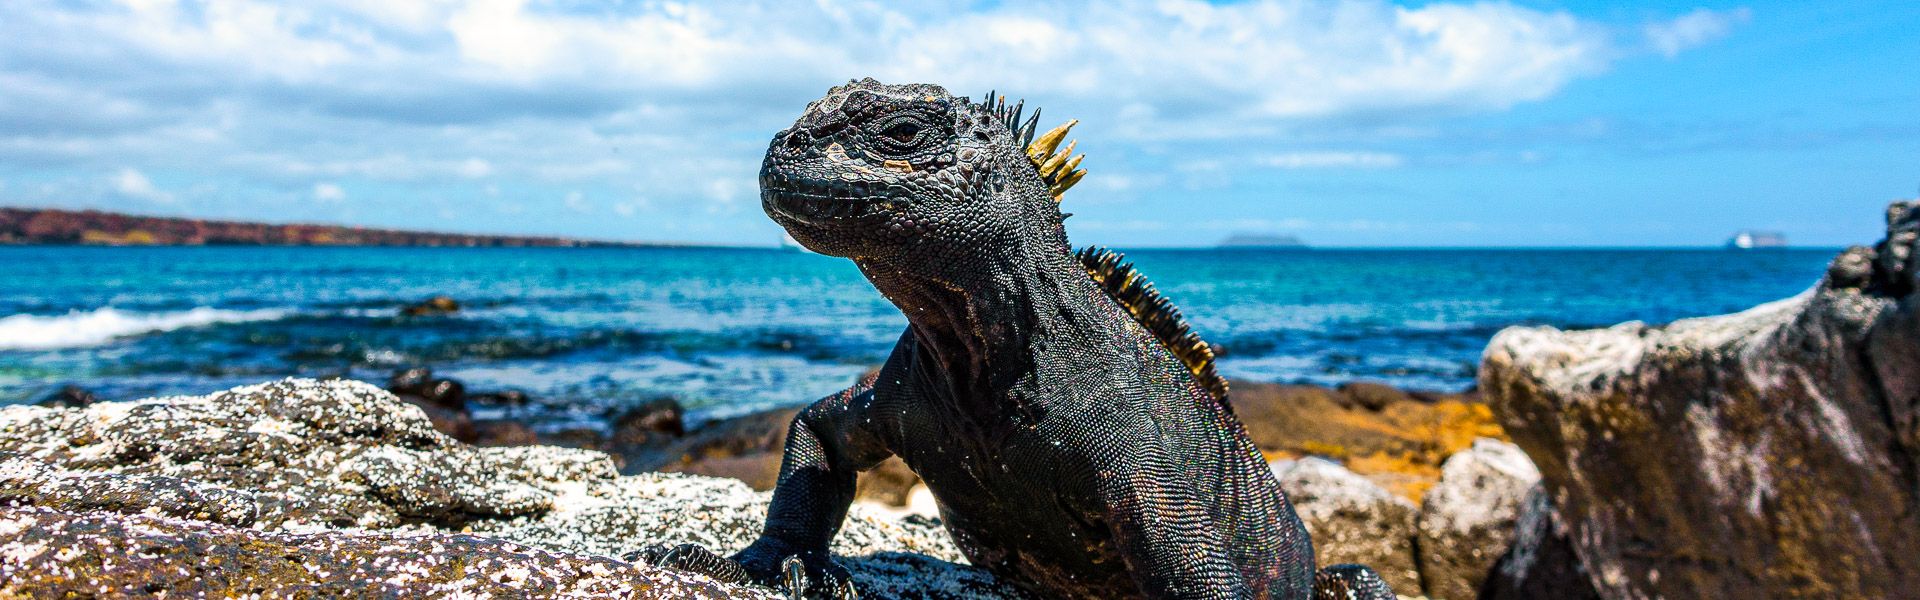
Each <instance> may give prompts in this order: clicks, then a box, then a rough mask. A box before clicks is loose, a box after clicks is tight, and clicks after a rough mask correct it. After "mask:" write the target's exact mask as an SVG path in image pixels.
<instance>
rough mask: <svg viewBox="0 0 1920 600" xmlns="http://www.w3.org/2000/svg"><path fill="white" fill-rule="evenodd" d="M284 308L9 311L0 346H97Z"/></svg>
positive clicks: (258, 317)
mask: <svg viewBox="0 0 1920 600" xmlns="http://www.w3.org/2000/svg"><path fill="white" fill-rule="evenodd" d="M288 312H289V311H287V310H285V309H276V308H268V309H259V310H222V309H217V308H209V307H205V306H202V307H198V308H194V309H192V310H184V311H175V312H156V313H140V312H127V311H122V310H118V309H115V308H111V307H108V308H98V309H94V310H90V311H80V310H74V311H70V312H68V313H67V314H64V315H13V316H9V317H0V350H48V349H54V348H78V347H85V346H98V345H101V344H105V343H107V342H109V341H112V340H113V339H114V338H119V337H125V336H129V335H137V334H142V333H153V332H158V331H172V330H175V329H180V328H183V327H198V326H202V325H212V324H215V323H245V322H249V321H271V320H274V319H278V318H281V317H284V316H286V315H287V314H288Z"/></svg>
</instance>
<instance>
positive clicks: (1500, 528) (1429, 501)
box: [1418, 438, 1540, 600]
mask: <svg viewBox="0 0 1920 600" xmlns="http://www.w3.org/2000/svg"><path fill="white" fill-rule="evenodd" d="M1539 482H1540V470H1539V469H1537V468H1534V466H1533V461H1530V460H1527V455H1526V454H1525V453H1524V452H1521V451H1520V447H1518V446H1515V445H1513V444H1509V443H1506V442H1502V441H1499V440H1492V439H1486V438H1481V439H1478V440H1474V442H1473V447H1472V448H1469V449H1467V450H1463V451H1461V452H1459V453H1456V454H1454V455H1453V456H1452V457H1450V458H1448V459H1447V462H1446V464H1445V465H1443V466H1442V467H1441V474H1440V483H1439V484H1437V485H1435V486H1434V487H1433V489H1431V490H1428V491H1427V496H1426V498H1425V499H1424V500H1423V501H1422V502H1421V504H1420V519H1419V535H1420V538H1419V544H1418V547H1419V549H1420V576H1421V578H1422V579H1423V580H1424V581H1426V584H1427V588H1426V592H1427V596H1429V597H1432V598H1439V599H1447V600H1453V599H1460V600H1466V599H1471V598H1473V597H1475V595H1476V594H1477V593H1478V591H1479V589H1480V584H1481V582H1482V581H1484V580H1485V579H1486V577H1487V571H1488V569H1489V568H1490V567H1492V566H1493V563H1494V561H1496V560H1498V559H1499V558H1500V556H1501V555H1502V554H1505V553H1506V551H1507V548H1508V547H1509V546H1511V545H1512V543H1513V536H1514V525H1515V523H1516V522H1517V521H1518V520H1519V518H1520V510H1521V507H1522V505H1523V503H1524V502H1525V501H1526V497H1527V492H1528V490H1531V489H1533V487H1534V486H1535V485H1537V484H1538V483H1539Z"/></svg>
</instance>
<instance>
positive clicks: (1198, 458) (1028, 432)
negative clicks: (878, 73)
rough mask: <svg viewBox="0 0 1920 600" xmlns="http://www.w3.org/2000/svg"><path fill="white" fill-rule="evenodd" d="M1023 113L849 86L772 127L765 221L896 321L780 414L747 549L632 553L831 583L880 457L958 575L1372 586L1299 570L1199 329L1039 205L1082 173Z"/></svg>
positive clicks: (819, 587) (1089, 588)
mask: <svg viewBox="0 0 1920 600" xmlns="http://www.w3.org/2000/svg"><path fill="white" fill-rule="evenodd" d="M1019 113H1020V110H1019V109H1018V108H1017V107H1016V108H1013V109H1008V108H1007V107H1006V106H1005V105H1004V102H992V101H989V102H986V103H977V104H976V103H972V102H970V101H969V100H968V99H967V98H956V97H953V96H951V95H949V94H948V93H947V92H946V90H944V89H942V88H940V87H938V86H932V85H883V84H880V83H879V82H876V81H873V80H871V79H869V80H865V81H859V82H853V83H850V84H848V85H845V86H840V87H836V88H834V89H832V90H830V91H829V92H828V94H827V96H826V97H825V98H822V99H820V100H818V101H816V102H814V103H813V104H811V105H809V106H808V107H807V110H806V113H805V114H804V115H802V116H801V117H800V119H799V121H798V122H796V123H794V125H793V127H792V128H789V129H787V130H786V131H782V132H780V133H779V134H778V135H776V136H774V139H773V143H772V146H771V147H770V148H768V150H767V157H766V161H765V162H764V163H763V164H762V166H761V171H760V187H761V199H762V202H763V204H764V207H765V209H766V211H767V214H768V215H769V216H771V217H772V218H773V220H774V221H777V222H779V223H780V224H781V225H782V226H784V227H786V229H787V231H788V232H790V233H791V234H792V235H793V237H794V239H796V240H798V241H799V242H800V243H801V244H803V245H805V246H806V247H807V248H809V249H812V250H813V251H815V252H819V253H822V254H830V255H835V256H843V257H847V258H851V259H853V261H854V263H855V264H857V265H859V267H860V270H861V271H862V272H863V273H865V274H866V276H867V278H868V279H870V280H871V281H872V282H873V285H874V286H875V287H877V288H879V290H880V292H881V293H882V294H884V295H885V296H886V297H887V298H888V299H889V300H891V301H892V302H893V303H894V304H895V305H896V306H898V307H899V308H900V310H901V312H903V313H905V314H906V316H907V320H908V322H909V323H910V325H909V327H908V328H907V330H906V332H905V333H903V334H901V336H900V341H899V343H898V344H897V345H896V346H895V347H894V350H893V354H892V356H891V357H890V358H888V359H887V362H886V364H885V366H883V367H882V368H881V370H880V371H879V375H878V376H877V377H873V378H869V379H867V380H865V381H862V382H861V383H860V384H858V385H856V386H854V387H853V388H850V389H848V390H846V391H844V392H841V393H839V394H836V395H834V396H832V397H829V398H826V399H824V400H821V401H819V402H817V403H815V404H813V405H812V406H810V407H808V408H807V409H806V410H804V411H802V412H801V413H800V415H799V416H798V417H796V418H795V420H794V422H793V427H792V430H791V433H790V434H789V437H788V439H787V446H786V455H785V460H784V463H783V464H782V465H781V468H780V479H779V486H778V487H777V488H776V489H775V491H774V495H773V504H772V506H771V508H770V509H769V512H768V515H767V523H766V531H765V533H764V534H763V535H762V536H761V537H760V539H759V540H758V541H756V542H755V543H754V544H753V545H752V546H750V547H748V548H747V549H745V550H743V551H741V552H740V553H738V554H736V555H734V556H733V560H732V561H728V560H725V559H720V558H718V557H715V556H712V555H710V554H706V553H704V551H702V550H700V549H698V548H688V547H683V548H678V549H675V550H673V551H670V552H664V554H666V555H670V556H662V554H663V553H662V552H656V553H655V555H654V556H653V558H654V559H655V560H657V561H661V562H667V563H670V564H677V565H679V566H685V567H690V568H695V569H699V570H703V571H706V572H709V573H713V574H716V575H718V576H721V577H723V578H728V579H740V578H749V577H750V578H752V579H754V580H756V581H759V582H761V583H767V584H777V583H779V582H781V581H787V582H789V583H788V585H789V586H790V587H791V586H795V585H796V584H793V583H791V582H793V581H798V580H799V579H800V575H802V571H804V575H805V578H806V579H809V580H811V581H813V582H814V584H813V585H812V586H811V588H810V589H811V590H813V593H816V594H822V593H824V594H827V595H844V594H845V593H846V592H847V589H848V586H847V584H846V583H845V582H846V578H845V573H844V571H842V570H841V569H840V568H839V567H837V566H836V565H834V564H833V563H832V561H831V560H830V559H829V558H828V553H827V547H828V542H829V541H830V540H831V539H832V538H833V536H834V534H835V533H836V531H837V530H838V529H839V527H840V523H841V522H842V521H843V520H844V519H845V517H846V513H847V507H848V505H849V504H850V503H851V502H852V501H853V492H854V474H855V473H857V472H859V471H862V470H865V469H868V468H871V467H873V466H874V465H876V464H878V463H879V462H880V461H881V460H883V459H885V458H887V457H888V456H890V455H897V456H899V457H900V458H901V459H903V460H904V461H905V462H906V464H907V465H908V466H909V467H912V468H913V470H914V472H915V473H918V474H919V475H920V477H921V478H922V479H924V480H925V481H926V483H927V487H928V488H929V489H931V490H932V491H933V495H934V497H935V498H936V499H937V500H938V501H939V507H940V515H941V518H942V520H943V521H944V522H945V525H946V528H947V530H948V531H949V532H951V533H952V535H953V538H954V541H955V542H956V543H957V544H958V545H959V547H960V548H961V549H962V550H963V551H965V552H966V554H967V557H968V558H969V559H970V560H971V561H972V562H973V563H974V564H975V565H978V566H981V567H984V568H986V569H988V570H989V571H991V572H993V573H994V574H996V575H997V576H999V577H1001V578H1003V579H1005V580H1007V581H1011V582H1013V583H1015V584H1017V585H1019V586H1021V587H1023V588H1025V589H1028V590H1030V591H1032V592H1035V593H1037V594H1039V595H1042V596H1046V597H1060V598H1138V597H1146V598H1307V597H1310V596H1311V595H1313V594H1314V593H1315V591H1316V590H1317V591H1318V592H1320V593H1321V594H1322V595H1324V596H1326V597H1343V598H1345V597H1353V598H1370V597H1385V598H1392V595H1391V593H1390V592H1387V590H1386V587H1385V585H1384V584H1381V583H1380V582H1379V577H1378V575H1376V574H1374V573H1373V572H1372V571H1369V570H1366V569H1365V568H1364V567H1352V566H1346V567H1340V568H1335V569H1328V570H1325V571H1321V572H1320V573H1319V579H1321V580H1322V581H1321V582H1320V583H1318V584H1316V581H1315V579H1316V573H1315V570H1314V559H1313V545H1312V543H1311V542H1310V541H1309V540H1308V539H1307V534H1306V530H1305V529H1304V528H1303V527H1302V525H1301V523H1300V519H1299V518H1298V517H1296V516H1295V515H1294V511H1293V507H1292V505H1291V504H1289V503H1288V502H1287V498H1286V495H1285V494H1283V493H1281V491H1280V489H1279V487H1278V485H1277V484H1276V483H1275V481H1274V478H1273V476H1272V475H1271V473H1270V472H1269V471H1268V467H1267V464H1266V462H1265V461H1264V460H1263V459H1262V458H1261V456H1260V452H1259V451H1258V450H1256V449H1255V448H1254V446H1253V443H1252V442H1251V441H1250V440H1249V439H1248V438H1247V434H1246V431H1245V429H1244V428H1243V427H1242V426H1241V424H1240V422H1239V421H1238V420H1237V419H1235V418H1234V416H1233V414H1232V412H1231V411H1230V410H1229V408H1228V405H1227V404H1226V401H1225V393H1226V386H1225V382H1224V381H1221V380H1220V379H1219V378H1218V377H1217V376H1216V375H1214V374H1213V371H1212V366H1211V353H1210V352H1208V351H1207V348H1206V345H1205V343H1204V342H1200V341H1199V339H1198V338H1197V337H1194V336H1192V335H1191V334H1190V333H1186V331H1185V325H1184V324H1183V323H1182V322H1181V321H1180V318H1179V315H1178V313H1177V312H1175V311H1173V310H1172V307H1171V305H1170V304H1167V303H1166V301H1165V300H1163V299H1161V298H1160V297H1159V296H1158V294H1157V293H1155V292H1154V291H1153V289H1152V287H1151V286H1150V285H1147V284H1146V283H1145V281H1144V279H1141V278H1140V277H1139V276H1138V274H1136V273H1134V272H1132V271H1131V269H1129V268H1127V267H1125V266H1124V265H1121V264H1120V263H1119V260H1118V257H1117V255H1112V254H1111V253H1109V252H1105V251H1099V250H1092V251H1083V252H1082V253H1080V254H1079V255H1076V254H1075V253H1074V252H1073V250H1072V249H1071V248H1070V247H1069V246H1068V244H1067V238H1066V233H1065V229H1064V228H1063V226H1062V223H1063V220H1064V219H1065V215H1063V214H1062V213H1061V212H1060V210H1059V208H1058V205H1057V200H1058V195H1059V194H1060V193H1061V192H1064V191H1065V189H1066V187H1068V186H1071V185H1072V184H1073V182H1076V181H1078V180H1079V178H1080V176H1081V174H1082V173H1083V172H1081V171H1076V170H1074V169H1073V167H1074V166H1076V165H1077V164H1078V159H1077V158H1076V159H1072V160H1068V159H1067V155H1069V154H1071V150H1072V147H1071V145H1069V147H1068V148H1067V150H1066V151H1064V152H1056V148H1057V146H1058V144H1059V142H1060V138H1061V137H1062V136H1063V135H1064V134H1065V128H1064V127H1063V128H1061V129H1056V130H1055V131H1053V132H1050V133H1048V134H1047V135H1044V136H1041V137H1040V139H1039V140H1037V141H1035V140H1034V133H1035V128H1034V125H1035V124H1036V123H1037V120H1028V121H1026V122H1025V123H1022V122H1021V121H1020V118H1019ZM1034 116H1035V118H1036V119H1037V117H1038V114H1037V111H1036V114H1035V115H1034ZM1069 125H1070V124H1069ZM736 562H737V565H736V564H735V563H736ZM802 567H804V568H802ZM798 585H800V586H802V587H804V584H798ZM1383 594H1384V596H1382V595H1383Z"/></svg>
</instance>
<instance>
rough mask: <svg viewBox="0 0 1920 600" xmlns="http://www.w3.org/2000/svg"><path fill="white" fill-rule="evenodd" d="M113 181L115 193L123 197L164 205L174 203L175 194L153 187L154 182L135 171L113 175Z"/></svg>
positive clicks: (121, 171) (127, 170)
mask: <svg viewBox="0 0 1920 600" xmlns="http://www.w3.org/2000/svg"><path fill="white" fill-rule="evenodd" d="M112 181H113V191H115V192H119V193H120V195H122V196H125V197H129V198H136V199H139V200H146V201H148V202H159V203H162V204H165V203H170V202H173V194H170V193H167V192H163V191H160V190H159V189H158V188H155V187H153V180H151V179H147V176H146V174H144V173H141V172H139V171H136V170H134V169H121V170H120V172H118V173H115V174H114V175H113V179H112Z"/></svg>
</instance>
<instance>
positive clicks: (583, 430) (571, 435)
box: [537, 427, 607, 451]
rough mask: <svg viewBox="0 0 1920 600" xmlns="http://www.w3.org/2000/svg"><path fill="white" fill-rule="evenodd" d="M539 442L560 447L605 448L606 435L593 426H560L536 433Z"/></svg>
mask: <svg viewBox="0 0 1920 600" xmlns="http://www.w3.org/2000/svg"><path fill="white" fill-rule="evenodd" d="M537 437H538V438H539V440H540V443H542V444H546V445H549V446H559V447H562V448H580V449H583V450H602V451H604V450H606V449H607V436H606V435H605V434H603V433H601V432H600V430H599V429H598V428H595V427H562V428H559V429H554V430H552V431H547V432H543V433H540V434H538V435H537Z"/></svg>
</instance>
